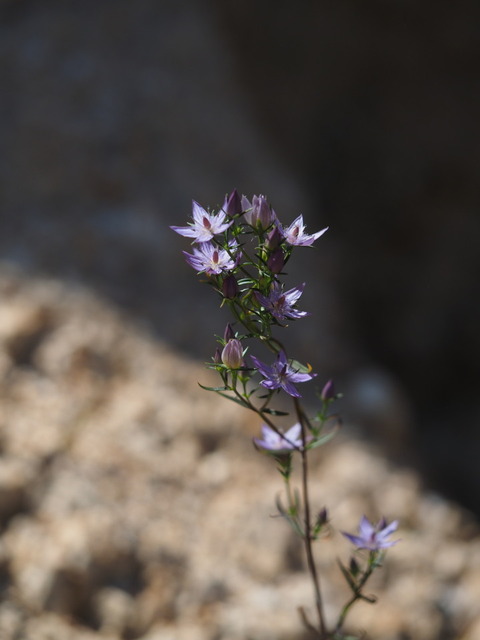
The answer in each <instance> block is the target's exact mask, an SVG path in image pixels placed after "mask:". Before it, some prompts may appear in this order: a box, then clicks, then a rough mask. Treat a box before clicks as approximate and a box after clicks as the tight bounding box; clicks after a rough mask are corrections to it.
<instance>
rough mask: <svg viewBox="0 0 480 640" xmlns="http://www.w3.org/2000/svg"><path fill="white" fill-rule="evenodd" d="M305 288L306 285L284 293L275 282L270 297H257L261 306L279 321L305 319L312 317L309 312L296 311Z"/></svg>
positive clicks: (258, 294) (259, 294) (258, 295)
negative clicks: (295, 307) (297, 303)
mask: <svg viewBox="0 0 480 640" xmlns="http://www.w3.org/2000/svg"><path fill="white" fill-rule="evenodd" d="M304 288H305V283H303V284H301V285H300V286H299V287H294V288H293V289H289V290H288V291H285V292H284V291H283V289H282V287H281V285H280V284H279V283H278V282H274V283H273V285H272V289H271V291H270V293H269V295H268V296H264V295H262V294H261V293H257V294H256V297H257V300H258V301H259V302H260V304H261V305H262V306H263V307H265V309H266V310H267V311H269V312H270V313H271V314H272V316H273V317H274V318H276V319H277V320H286V319H287V318H291V319H293V320H295V319H296V318H304V317H305V316H308V315H310V314H309V313H308V311H298V310H297V309H294V306H295V304H296V302H297V300H298V299H299V298H300V296H301V295H302V293H303V290H304Z"/></svg>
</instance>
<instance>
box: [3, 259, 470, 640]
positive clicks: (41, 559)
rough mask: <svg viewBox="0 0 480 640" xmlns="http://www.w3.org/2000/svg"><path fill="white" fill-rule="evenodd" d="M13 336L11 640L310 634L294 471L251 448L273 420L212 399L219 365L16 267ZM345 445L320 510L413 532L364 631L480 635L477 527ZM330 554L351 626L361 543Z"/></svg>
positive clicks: (331, 468)
mask: <svg viewBox="0 0 480 640" xmlns="http://www.w3.org/2000/svg"><path fill="white" fill-rule="evenodd" d="M39 318H48V322H46V321H42V322H40V321H39ZM39 327H41V331H39ZM0 336H1V337H2V339H1V342H0V362H1V370H2V376H1V379H0V397H1V414H0V441H1V447H2V456H1V459H0V497H1V502H0V518H1V523H2V534H1V537H0V578H1V582H0V589H1V590H2V603H1V604H0V637H1V638H2V640H16V639H18V638H25V639H28V640H43V639H45V640H46V639H47V638H48V639H49V640H57V639H58V640H65V638H71V639H72V640H90V639H91V640H93V639H94V638H95V639H96V638H98V639H99V640H100V639H104V640H123V639H125V638H137V639H139V640H140V639H142V640H169V639H172V640H179V639H180V640H182V639H185V640H186V639H187V638H188V639H189V640H191V639H192V638H195V639H198V640H213V639H214V638H215V639H219V640H245V639H246V638H251V637H254V638H256V639H258V640H272V639H275V640H294V639H297V640H298V638H300V637H304V635H303V632H302V628H301V625H300V622H299V620H298V617H297V613H296V607H297V606H299V605H305V606H306V607H307V609H309V610H312V593H311V587H310V584H309V582H308V580H307V578H306V575H305V572H304V562H303V554H302V553H301V552H300V551H299V550H298V547H297V541H296V539H295V538H294V537H293V534H291V532H290V530H289V529H288V527H287V525H286V523H284V522H283V521H281V520H279V519H278V518H272V517H271V516H272V514H274V513H275V508H274V499H275V496H276V495H277V494H278V492H279V491H281V483H280V478H279V477H278V474H277V473H276V471H275V468H274V464H272V462H271V460H269V459H267V458H265V457H264V456H262V455H260V454H259V453H258V452H256V451H255V450H254V449H253V447H252V444H251V437H252V435H253V434H257V433H258V430H259V426H260V425H259V424H258V423H257V422H256V421H254V420H252V419H250V418H249V416H248V415H245V414H243V413H242V411H241V409H240V408H239V407H237V405H234V404H232V403H228V402H227V401H223V400H222V399H220V398H218V397H217V396H214V395H210V394H208V393H207V392H204V391H202V390H201V389H200V388H199V387H198V385H197V381H202V382H203V383H206V384H208V383H209V382H211V380H210V375H209V372H208V371H206V370H202V369H201V368H199V367H198V365H196V364H195V363H193V362H192V361H189V360H187V359H185V358H181V357H179V356H178V355H175V354H174V353H173V352H172V351H171V350H170V349H168V348H166V347H165V346H164V345H163V344H162V343H161V342H159V341H157V340H156V339H155V338H154V337H153V336H152V335H151V334H150V333H149V332H148V331H146V330H145V329H141V328H139V327H138V326H135V324H134V323H133V322H132V321H131V320H129V319H128V318H126V317H125V316H124V315H123V314H121V313H119V312H118V311H117V310H115V309H114V308H112V307H111V306H109V305H108V304H106V303H105V302H102V301H101V300H100V299H99V298H98V297H95V296H94V295H92V294H91V293H88V292H86V291H82V290H81V289H79V288H74V287H66V286H65V285H64V284H62V283H60V282H59V281H55V280H52V279H36V280H33V279H31V278H25V277H24V276H23V275H22V274H21V273H19V272H15V271H12V270H11V269H6V268H5V267H4V268H3V269H2V271H1V272H0ZM33 337H35V341H34V340H33ZM22 341H25V343H27V344H30V345H32V344H34V347H30V349H29V357H28V360H26V358H25V356H24V353H25V351H24V350H20V351H18V350H13V351H12V349H11V344H12V343H15V344H20V343H21V342H22ZM18 353H21V354H22V356H21V357H19V356H18ZM347 435H348V429H347V434H346V435H345V436H342V437H341V438H340V439H339V440H338V441H337V442H334V443H333V444H330V445H328V446H327V448H325V449H324V450H323V451H322V452H321V453H320V454H319V455H318V456H316V457H315V458H314V459H313V461H312V462H313V465H312V480H313V483H312V498H313V503H314V505H315V508H318V509H320V508H321V507H322V506H323V505H324V504H325V503H327V505H328V506H329V508H330V510H331V511H330V512H331V517H332V523H333V525H334V526H335V527H336V528H338V529H343V530H354V529H355V527H356V525H357V522H358V519H359V516H360V515H361V514H362V513H365V514H367V515H369V516H370V517H371V518H376V517H379V515H380V514H385V515H386V517H387V518H389V519H390V518H393V517H398V518H399V519H400V521H401V527H400V530H401V533H400V535H401V537H402V542H401V544H399V545H397V546H396V547H395V548H394V549H392V550H391V552H390V553H389V556H388V559H387V562H386V566H385V567H384V569H383V570H382V571H381V573H379V574H378V578H377V580H376V582H375V584H372V591H373V590H374V591H375V592H376V593H378V595H379V596H380V602H379V604H378V605H376V606H375V607H371V606H367V605H366V604H360V605H359V606H358V608H357V610H356V611H354V613H353V615H352V619H351V626H352V629H359V628H360V629H363V628H365V629H368V630H369V633H370V637H371V638H372V639H373V640H375V639H378V640H380V639H381V640H398V639H399V638H400V637H402V638H415V640H438V638H440V637H442V634H443V635H445V637H451V638H454V637H455V638H459V639H460V638H462V640H475V638H476V637H477V635H476V634H478V625H479V619H478V598H479V596H480V592H479V588H480V537H479V530H478V526H477V525H475V524H474V522H473V520H472V519H471V518H469V517H468V516H467V514H466V513H464V512H462V511H461V510H460V509H459V508H458V507H456V506H455V505H453V504H450V503H448V502H446V501H445V500H443V499H441V498H440V497H438V496H435V495H432V494H430V493H428V492H425V491H424V490H422V486H421V483H420V481H419V479H418V477H417V476H416V475H415V473H413V472H411V471H408V470H406V469H401V468H395V467H392V466H391V465H390V464H388V463H387V462H386V461H385V459H383V458H382V457H381V456H380V455H379V454H378V453H375V452H374V451H372V450H370V449H368V448H367V447H366V446H365V445H364V444H361V443H360V442H358V441H355V440H353V439H351V438H350V439H349V438H348V437H347ZM316 551H317V560H318V566H319V569H320V571H321V573H322V575H323V576H324V581H323V582H324V583H325V584H326V585H328V588H327V590H326V610H327V615H328V616H329V618H330V619H333V618H334V615H335V612H336V611H337V610H338V607H339V605H341V603H342V602H343V601H344V600H345V598H346V597H347V593H346V590H345V587H344V585H343V583H342V582H341V580H340V579H339V576H338V568H337V567H336V561H335V558H336V557H342V558H343V559H344V560H345V561H347V560H348V554H349V551H350V549H349V545H348V544H347V542H346V541H345V540H344V539H343V538H342V536H340V535H339V534H338V533H335V534H334V533H332V535H331V536H330V537H329V538H327V539H326V540H324V541H322V542H321V543H319V545H318V547H317V549H316ZM305 637H306V636H305Z"/></svg>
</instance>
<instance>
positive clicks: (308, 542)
mask: <svg viewBox="0 0 480 640" xmlns="http://www.w3.org/2000/svg"><path fill="white" fill-rule="evenodd" d="M293 402H294V404H295V411H296V414H297V418H298V421H299V422H300V425H301V427H302V442H303V447H302V450H301V451H300V455H301V458H302V494H303V504H304V515H305V534H304V537H303V541H304V544H305V553H306V556H307V564H308V570H309V572H310V577H311V579H312V584H313V590H314V596H315V605H316V609H317V615H318V625H319V627H318V628H319V636H318V637H319V638H320V639H321V640H326V639H327V638H328V632H327V627H326V624H325V614H324V612H323V601H322V594H321V590H320V578H319V576H318V573H317V568H316V566H315V559H314V557H313V549H312V526H311V520H310V498H309V493H308V450H307V448H306V444H307V433H306V427H305V421H304V416H303V411H302V409H301V407H300V402H299V400H298V398H294V399H293Z"/></svg>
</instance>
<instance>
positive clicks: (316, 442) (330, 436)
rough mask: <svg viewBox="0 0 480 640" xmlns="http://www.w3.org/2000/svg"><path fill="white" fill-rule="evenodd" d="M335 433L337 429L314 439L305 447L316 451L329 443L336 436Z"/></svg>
mask: <svg viewBox="0 0 480 640" xmlns="http://www.w3.org/2000/svg"><path fill="white" fill-rule="evenodd" d="M337 432H338V429H334V430H333V431H330V432H329V433H326V434H325V435H323V436H319V437H318V438H315V440H313V442H312V443H311V444H309V445H307V449H316V448H317V447H321V446H322V445H323V444H326V443H327V442H330V440H332V439H333V438H334V437H335V436H336V435H337Z"/></svg>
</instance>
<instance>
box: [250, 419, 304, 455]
mask: <svg viewBox="0 0 480 640" xmlns="http://www.w3.org/2000/svg"><path fill="white" fill-rule="evenodd" d="M253 441H254V442H255V444H256V445H257V446H258V447H260V448H262V449H265V450H267V451H272V452H274V453H288V452H289V451H293V450H294V449H300V448H301V447H302V446H303V442H302V427H301V425H300V423H299V422H297V423H296V424H294V425H293V427H290V429H288V431H286V432H285V433H284V434H283V435H280V434H279V433H277V432H276V431H274V430H273V429H272V428H271V427H269V426H268V425H267V424H264V425H262V437H261V438H254V439H253Z"/></svg>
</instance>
